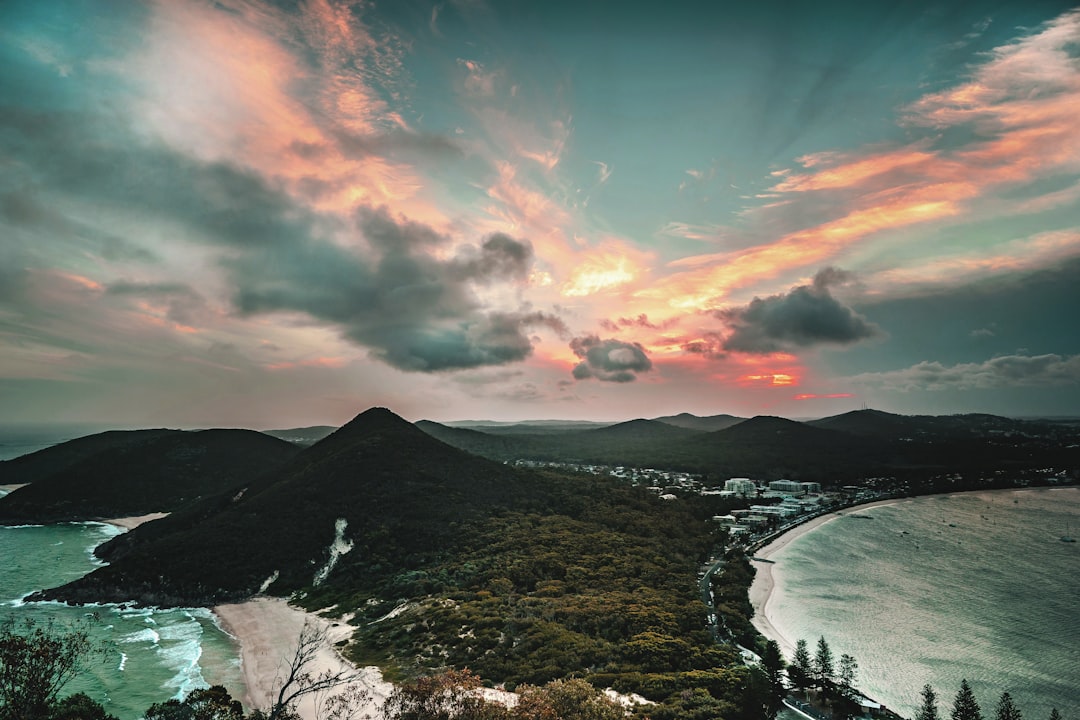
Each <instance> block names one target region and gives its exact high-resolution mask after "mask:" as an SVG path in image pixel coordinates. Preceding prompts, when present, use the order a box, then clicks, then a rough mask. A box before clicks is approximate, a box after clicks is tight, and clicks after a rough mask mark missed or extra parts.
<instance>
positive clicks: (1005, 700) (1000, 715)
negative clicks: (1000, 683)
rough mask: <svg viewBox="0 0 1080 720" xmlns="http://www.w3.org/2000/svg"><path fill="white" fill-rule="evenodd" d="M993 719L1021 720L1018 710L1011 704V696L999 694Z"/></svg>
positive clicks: (1004, 693)
mask: <svg viewBox="0 0 1080 720" xmlns="http://www.w3.org/2000/svg"><path fill="white" fill-rule="evenodd" d="M994 718H995V720H1023V716H1022V715H1021V714H1020V710H1019V709H1017V707H1016V705H1014V704H1013V700H1012V696H1011V695H1009V693H1007V692H1003V693H1001V698H1000V699H999V700H998V705H997V713H996V714H995V715H994Z"/></svg>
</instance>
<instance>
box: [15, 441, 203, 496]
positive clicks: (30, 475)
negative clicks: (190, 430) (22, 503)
mask: <svg viewBox="0 0 1080 720" xmlns="http://www.w3.org/2000/svg"><path fill="white" fill-rule="evenodd" d="M179 432H182V431H181V430H108V431H106V432H101V433H96V434H94V435H87V436H85V437H80V438H76V439H74V440H68V441H67V442H63V443H60V444H58V445H53V446H52V447H47V448H44V449H43V450H38V451H37V452H32V453H29V454H27V455H23V456H21V457H17V458H12V459H11V460H0V485H17V484H21V483H32V482H36V481H37V480H40V479H41V478H43V477H48V476H49V475H52V474H53V473H57V472H60V471H61V470H64V469H66V468H69V467H71V466H72V465H75V464H76V463H79V462H81V461H83V460H85V459H86V458H88V457H91V456H93V455H96V454H98V453H99V452H103V451H105V450H110V449H112V448H118V447H124V446H127V445H137V444H139V443H143V442H146V441H147V440H152V439H153V438H157V437H162V436H165V435H173V434H176V433H179Z"/></svg>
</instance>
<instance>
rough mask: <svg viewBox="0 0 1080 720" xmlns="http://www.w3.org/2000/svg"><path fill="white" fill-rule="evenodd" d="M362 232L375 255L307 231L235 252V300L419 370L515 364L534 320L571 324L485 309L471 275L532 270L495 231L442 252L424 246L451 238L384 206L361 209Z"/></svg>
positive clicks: (505, 275)
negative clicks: (327, 330) (288, 314)
mask: <svg viewBox="0 0 1080 720" xmlns="http://www.w3.org/2000/svg"><path fill="white" fill-rule="evenodd" d="M359 230H360V233H361V235H362V236H363V238H364V239H366V240H367V242H368V243H369V245H370V246H371V253H370V256H364V255H361V254H359V253H357V252H354V251H353V250H351V249H346V248H343V247H341V246H340V245H337V244H334V243H331V242H329V241H327V240H321V239H315V238H311V237H301V238H297V239H296V240H295V241H294V242H292V243H289V244H286V245H282V246H280V247H278V248H276V249H275V250H274V251H273V252H248V253H243V254H241V255H239V256H236V257H233V258H230V259H229V260H227V261H226V266H227V267H228V269H229V271H230V276H231V277H232V278H233V280H234V283H235V286H236V292H235V295H234V301H235V305H236V307H237V308H238V309H239V310H240V311H241V312H242V313H243V314H248V315H251V314H257V313H265V312H280V311H298V312H302V313H305V314H307V315H310V316H311V317H313V318H316V319H318V320H322V321H326V322H330V323H334V324H336V325H338V326H339V327H340V328H341V329H342V331H343V333H344V334H345V336H346V337H348V338H349V339H351V340H353V341H355V342H356V343H358V344H360V345H364V346H366V347H368V348H370V349H371V353H372V355H373V356H374V357H376V358H378V359H380V360H382V361H383V362H386V363H388V364H390V365H393V366H394V367H397V368H400V369H402V370H411V371H420V372H431V371H439V370H452V369H459V368H472V367H481V366H485V365H503V364H506V363H510V362H516V361H519V360H523V359H525V358H526V357H528V356H529V355H531V354H532V342H531V340H530V338H529V335H528V331H529V330H530V329H531V328H534V327H538V326H546V327H550V328H552V329H555V330H556V331H559V332H563V331H565V327H564V326H563V325H562V322H561V321H560V320H558V318H556V317H554V316H551V315H547V314H544V313H540V312H532V311H521V312H490V311H485V310H483V309H482V308H480V306H479V304H478V301H477V299H476V297H475V295H474V294H473V292H472V290H471V285H472V284H473V283H490V282H502V281H506V282H514V281H517V280H520V279H522V278H523V277H524V276H525V275H527V272H528V268H529V266H530V265H531V262H532V249H531V247H530V246H529V245H528V243H525V242H521V241H517V240H513V239H512V238H509V237H506V236H504V235H492V236H490V237H488V238H487V239H485V240H484V242H483V243H482V244H481V245H480V247H479V248H476V247H467V248H465V249H464V250H462V251H461V252H460V253H459V254H458V255H456V256H454V257H452V258H450V259H448V260H442V259H438V258H436V257H434V256H432V255H430V254H428V253H427V251H429V250H431V249H432V248H434V247H437V246H440V245H444V244H446V239H445V238H443V237H441V236H439V235H438V234H437V233H435V232H434V231H433V230H432V229H431V228H429V227H427V226H425V225H421V224H418V223H412V222H408V221H404V220H401V221H399V220H395V219H394V218H391V217H390V214H389V213H388V212H387V211H385V210H367V211H364V212H363V213H361V214H360V215H359Z"/></svg>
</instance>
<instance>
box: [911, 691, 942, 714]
mask: <svg viewBox="0 0 1080 720" xmlns="http://www.w3.org/2000/svg"><path fill="white" fill-rule="evenodd" d="M915 720H941V719H940V716H939V715H938V709H937V694H936V693H935V692H934V688H932V687H930V685H929V683H928V684H926V685H924V686H923V689H922V705H921V706H920V707H919V712H918V713H917V714H916V715H915Z"/></svg>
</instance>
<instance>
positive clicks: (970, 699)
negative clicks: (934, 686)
mask: <svg viewBox="0 0 1080 720" xmlns="http://www.w3.org/2000/svg"><path fill="white" fill-rule="evenodd" d="M950 717H951V718H952V720H983V716H982V710H980V709H979V703H977V702H975V693H973V692H972V691H971V686H970V685H968V681H967V680H966V679H965V680H961V681H960V690H958V691H957V693H956V699H955V700H953V708H952V715H951V716H950Z"/></svg>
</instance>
